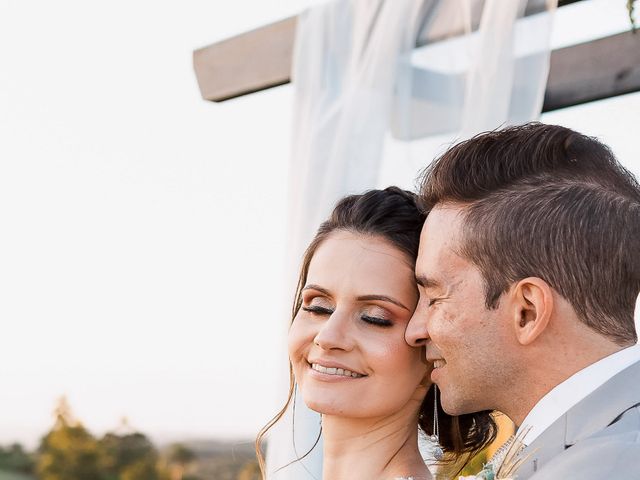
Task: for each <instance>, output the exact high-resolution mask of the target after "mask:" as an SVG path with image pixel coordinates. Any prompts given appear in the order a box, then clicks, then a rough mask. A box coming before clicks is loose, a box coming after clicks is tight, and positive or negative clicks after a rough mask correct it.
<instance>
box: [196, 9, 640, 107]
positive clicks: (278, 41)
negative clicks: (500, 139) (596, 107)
mask: <svg viewBox="0 0 640 480" xmlns="http://www.w3.org/2000/svg"><path fill="white" fill-rule="evenodd" d="M576 1H580V0H560V1H559V5H560V6H564V5H568V4H570V3H575V2H576ZM544 3H545V2H544V0H536V1H533V2H531V1H530V2H529V5H528V8H527V11H526V12H525V15H532V14H535V13H539V12H541V11H543V10H544ZM445 5H447V4H445ZM448 5H453V3H449V4H448ZM623 6H624V5H622V7H623ZM479 23H480V12H479V11H476V12H473V17H472V27H473V28H477V27H478V25H479ZM295 29H296V17H290V18H287V19H284V20H281V21H279V22H276V23H272V24H270V25H267V26H264V27H261V28H258V29H256V30H253V31H251V32H247V33H243V34H241V35H238V36H236V37H233V38H230V39H228V40H224V41H222V42H218V43H215V44H213V45H210V46H208V47H204V48H201V49H199V50H196V51H195V52H194V53H193V63H194V68H195V72H196V77H197V79H198V85H199V86H200V92H201V94H202V97H203V98H204V99H205V100H211V101H214V102H221V101H224V100H228V99H231V98H235V97H239V96H242V95H247V94H249V93H253V92H257V91H260V90H265V89H268V88H272V87H276V86H278V85H283V84H285V83H288V82H289V81H290V74H291V63H292V55H293V43H294V39H295ZM461 33H462V32H458V31H430V32H429V34H428V35H426V34H425V33H424V32H421V33H420V34H419V36H418V42H417V46H423V45H427V44H429V43H434V42H437V41H440V40H443V39H445V38H450V37H452V36H456V35H460V34H461ZM636 91H640V34H633V33H632V32H630V31H629V32H625V33H620V34H617V35H612V36H610V37H606V38H602V39H598V40H593V41H590V42H586V43H582V44H579V45H574V46H570V47H565V48H561V49H558V50H554V51H552V52H551V65H550V70H549V79H548V81H547V89H546V92H545V99H544V106H543V111H551V110H556V109H560V108H564V107H569V106H572V105H577V104H580V103H585V102H590V101H593V100H599V99H603V98H609V97H613V96H616V95H622V94H625V93H631V92H636Z"/></svg>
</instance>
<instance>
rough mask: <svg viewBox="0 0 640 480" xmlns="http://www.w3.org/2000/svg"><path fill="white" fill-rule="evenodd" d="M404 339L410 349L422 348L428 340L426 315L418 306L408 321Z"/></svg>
mask: <svg viewBox="0 0 640 480" xmlns="http://www.w3.org/2000/svg"><path fill="white" fill-rule="evenodd" d="M404 339H405V341H406V342H407V343H408V344H409V345H410V346H412V347H422V346H423V345H426V344H427V340H429V332H428V330H427V315H426V312H424V311H423V309H422V308H420V305H419V304H418V307H417V308H416V310H415V312H413V316H412V317H411V319H410V320H409V324H408V325H407V329H406V330H405V332H404Z"/></svg>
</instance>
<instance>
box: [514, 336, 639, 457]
mask: <svg viewBox="0 0 640 480" xmlns="http://www.w3.org/2000/svg"><path fill="white" fill-rule="evenodd" d="M639 361H640V344H636V345H633V346H632V347H628V348H625V349H623V350H620V351H619V352H616V353H614V354H612V355H609V356H608V357H605V358H603V359H602V360H599V361H597V362H595V363H593V364H591V365H589V366H588V367H586V368H583V369H582V370H580V371H579V372H576V373H575V374H573V375H572V376H571V377H569V378H567V379H566V380H565V381H564V382H562V383H560V384H559V385H557V386H556V387H554V388H553V389H552V390H551V391H550V392H549V393H547V394H546V395H545V396H544V397H542V398H541V399H540V401H539V402H538V403H536V405H535V406H534V407H533V409H531V411H530V412H529V414H528V415H527V416H526V417H525V419H524V420H523V422H522V426H521V428H530V430H529V432H528V433H527V435H526V436H525V437H524V439H523V441H524V444H525V445H530V444H531V442H533V441H534V440H535V439H536V438H538V436H539V435H540V434H541V433H542V432H544V431H545V430H546V429H547V428H549V427H550V426H551V425H552V424H553V423H554V422H555V421H556V420H558V419H559V418H560V417H561V416H562V415H564V414H565V413H566V412H568V411H569V410H570V409H571V407H573V406H575V405H576V404H577V403H578V402H580V401H581V400H583V399H584V398H585V397H587V395H589V394H590V393H592V392H593V391H595V390H596V389H597V388H598V387H599V386H601V385H603V384H604V383H605V382H606V381H607V380H609V379H610V378H612V377H613V376H614V375H616V374H618V373H620V372H621V371H622V370H624V369H625V368H627V367H629V366H631V365H633V364H634V363H636V362H639Z"/></svg>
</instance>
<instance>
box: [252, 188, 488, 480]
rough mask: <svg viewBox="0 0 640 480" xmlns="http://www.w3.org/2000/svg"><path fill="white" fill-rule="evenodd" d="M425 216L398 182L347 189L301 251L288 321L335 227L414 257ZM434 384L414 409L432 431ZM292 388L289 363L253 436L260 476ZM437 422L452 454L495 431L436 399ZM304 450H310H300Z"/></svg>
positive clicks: (469, 449)
mask: <svg viewBox="0 0 640 480" xmlns="http://www.w3.org/2000/svg"><path fill="white" fill-rule="evenodd" d="M425 218H426V213H425V212H424V211H422V210H421V209H420V207H419V206H418V203H417V196H416V195H415V194H413V193H411V192H408V191H406V190H402V189H400V188H398V187H388V188H385V189H384V190H371V191H368V192H366V193H363V194H361V195H349V196H347V197H345V198H343V199H342V200H340V201H339V202H338V204H337V205H336V207H335V208H334V209H333V212H332V213H331V215H330V217H329V219H328V220H326V221H325V222H323V223H322V224H321V225H320V228H319V229H318V232H317V233H316V236H315V237H314V239H313V240H312V241H311V244H310V245H309V247H308V248H307V250H306V251H305V254H304V257H303V260H302V268H301V271H300V276H299V278H298V285H297V288H296V296H295V300H294V303H293V311H292V313H291V318H292V320H291V321H292V322H293V319H295V317H296V315H297V314H298V311H299V310H300V306H301V305H302V289H303V288H304V286H305V284H306V282H307V274H308V273H309V264H310V263H311V259H312V258H313V255H314V254H315V252H316V250H317V249H318V246H319V245H320V244H321V243H322V242H323V241H324V240H325V239H326V238H327V237H328V236H329V234H331V233H332V232H334V231H336V230H345V231H349V232H354V233H359V234H363V235H371V236H375V237H381V238H384V239H385V240H386V241H388V242H389V243H391V244H392V245H393V246H395V247H396V248H398V249H399V250H401V251H402V252H404V253H405V254H406V255H407V256H408V257H409V258H410V259H411V260H412V261H413V262H415V260H416V258H417V257H418V246H419V243H420V232H421V230H422V225H423V224H424V221H425ZM433 388H434V387H433V386H432V387H431V389H430V390H429V392H428V393H427V395H426V396H425V398H424V400H423V402H422V405H421V407H420V412H419V415H418V425H419V426H420V428H421V429H422V430H423V431H424V432H425V433H426V434H427V435H430V434H431V433H432V432H433V404H434V395H433V391H432V390H433ZM294 392H295V378H294V376H293V368H292V366H291V364H289V396H288V397H287V401H286V403H285V405H284V406H283V407H282V408H281V409H280V411H279V412H278V413H277V414H276V415H275V416H274V417H273V418H272V419H271V421H269V423H267V425H265V426H264V427H263V428H262V429H261V430H260V432H259V433H258V436H257V438H256V454H257V457H258V462H259V464H260V470H261V471H262V475H263V478H266V469H265V462H264V456H263V454H262V448H261V446H262V441H263V439H264V437H265V435H266V434H267V432H268V431H269V429H270V428H271V427H272V426H273V425H274V424H275V423H276V422H278V420H280V419H281V418H282V416H283V415H284V414H285V412H286V411H287V409H288V408H289V406H290V405H291V403H292V400H293V398H294ZM438 423H439V433H440V444H441V445H442V447H443V449H444V451H445V452H449V453H451V454H454V455H462V454H466V455H468V456H469V457H471V456H472V455H474V454H475V453H477V452H479V451H480V450H482V449H483V448H485V447H486V446H487V445H488V444H489V443H491V442H492V441H493V440H494V439H495V437H496V432H497V427H496V424H495V422H494V420H493V418H492V417H491V414H490V412H489V411H483V412H476V413H469V414H464V415H460V416H451V415H448V414H446V413H445V412H444V411H443V410H442V407H441V406H440V404H438ZM314 446H315V445H314ZM308 453H310V452H307V454H305V455H304V456H306V455H308ZM304 456H303V457H304ZM303 457H302V458H303ZM298 460H300V459H298Z"/></svg>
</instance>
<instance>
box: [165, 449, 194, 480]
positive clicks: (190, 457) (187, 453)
mask: <svg viewBox="0 0 640 480" xmlns="http://www.w3.org/2000/svg"><path fill="white" fill-rule="evenodd" d="M195 458H196V455H195V453H193V451H192V450H189V449H188V448H187V447H185V446H184V445H183V444H181V443H176V444H174V445H172V446H171V448H170V449H169V454H168V459H169V464H170V465H171V480H184V474H185V472H186V470H187V468H188V466H189V464H190V463H191V462H193V461H194V460H195Z"/></svg>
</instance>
